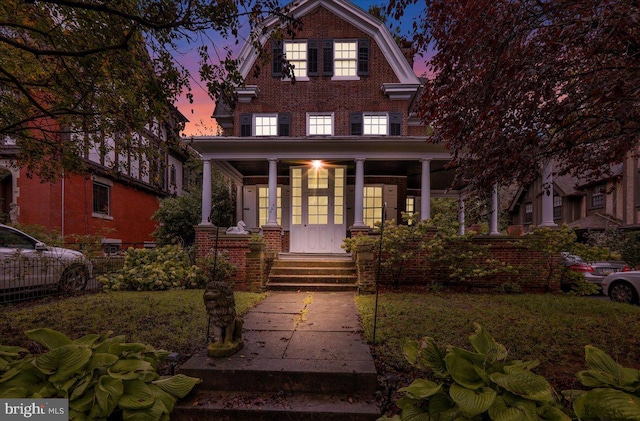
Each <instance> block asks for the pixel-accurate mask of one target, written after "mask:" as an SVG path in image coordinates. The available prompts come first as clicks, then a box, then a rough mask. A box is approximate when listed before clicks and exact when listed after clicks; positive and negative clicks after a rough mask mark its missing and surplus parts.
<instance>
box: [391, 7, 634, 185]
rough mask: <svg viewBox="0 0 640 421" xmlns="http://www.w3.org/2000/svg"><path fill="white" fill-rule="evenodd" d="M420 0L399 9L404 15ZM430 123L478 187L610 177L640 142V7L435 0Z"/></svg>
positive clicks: (425, 106)
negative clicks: (549, 170)
mask: <svg viewBox="0 0 640 421" xmlns="http://www.w3.org/2000/svg"><path fill="white" fill-rule="evenodd" d="M412 3H417V0H391V5H390V7H389V11H390V12H391V13H394V14H395V15H396V16H400V15H402V13H403V11H404V10H405V8H406V7H407V6H408V5H410V4H412ZM424 4H425V8H424V9H423V12H422V14H421V16H419V17H418V18H417V19H415V21H414V22H415V23H414V35H415V41H416V47H417V48H418V49H419V50H421V51H422V52H433V54H434V55H433V56H432V58H431V59H430V60H429V62H428V64H429V70H428V75H427V77H428V80H427V82H426V86H425V92H424V95H423V96H422V98H421V100H420V107H419V109H420V114H421V116H422V118H423V119H424V120H425V121H426V122H427V123H428V124H429V125H430V126H431V128H432V129H433V133H434V135H433V138H432V140H433V141H445V142H448V145H449V148H450V150H451V151H452V155H453V159H452V164H453V165H454V166H455V167H456V168H457V170H458V175H459V177H460V179H464V180H465V181H466V182H468V183H470V184H471V185H474V186H476V187H484V188H488V187H489V186H491V185H492V184H494V183H495V182H498V183H501V184H508V183H511V182H513V181H523V182H527V181H530V180H531V179H532V178H534V177H536V176H537V175H538V174H539V171H540V167H541V165H543V164H544V163H546V162H549V161H550V160H552V161H553V162H554V165H555V171H556V172H557V173H561V174H562V173H570V174H574V175H583V176H587V177H593V178H596V177H600V176H603V175H605V174H606V173H607V172H608V170H609V169H610V168H611V164H612V163H618V162H621V161H622V160H623V158H624V157H625V155H626V154H627V153H629V151H631V150H634V148H635V146H636V145H637V143H638V139H639V138H640V10H639V8H640V6H639V4H638V2H635V1H630V0H622V1H618V0H581V1H575V0H474V1H469V0H425V3H424Z"/></svg>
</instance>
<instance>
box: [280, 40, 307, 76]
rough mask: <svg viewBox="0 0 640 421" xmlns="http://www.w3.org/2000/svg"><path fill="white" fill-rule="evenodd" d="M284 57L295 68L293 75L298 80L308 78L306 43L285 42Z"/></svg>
mask: <svg viewBox="0 0 640 421" xmlns="http://www.w3.org/2000/svg"><path fill="white" fill-rule="evenodd" d="M284 57H285V58H286V59H287V61H288V62H289V63H290V64H291V65H292V66H293V74H294V75H295V77H296V79H297V80H299V79H305V78H306V77H307V42H306V41H285V42H284Z"/></svg>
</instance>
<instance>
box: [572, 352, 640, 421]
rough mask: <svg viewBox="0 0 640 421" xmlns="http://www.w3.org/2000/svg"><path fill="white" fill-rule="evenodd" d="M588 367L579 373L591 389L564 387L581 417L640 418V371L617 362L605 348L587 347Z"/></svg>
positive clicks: (578, 415)
mask: <svg viewBox="0 0 640 421" xmlns="http://www.w3.org/2000/svg"><path fill="white" fill-rule="evenodd" d="M585 360H586V362H587V370H585V371H581V372H579V373H578V379H579V380H580V383H582V385H583V386H585V387H589V388H591V389H590V390H588V391H582V390H579V391H576V390H571V391H564V392H563V394H564V395H565V396H566V397H567V398H569V399H571V400H573V402H572V406H573V410H574V412H575V414H576V416H577V417H578V418H579V419H581V420H614V419H615V420H637V419H640V404H638V400H639V399H640V371H638V370H636V369H633V368H626V367H623V366H621V365H620V364H618V363H616V362H615V361H614V360H613V358H611V357H610V356H609V355H607V353H605V352H604V351H602V350H600V349H598V348H596V347H594V346H590V345H587V346H586V347H585Z"/></svg>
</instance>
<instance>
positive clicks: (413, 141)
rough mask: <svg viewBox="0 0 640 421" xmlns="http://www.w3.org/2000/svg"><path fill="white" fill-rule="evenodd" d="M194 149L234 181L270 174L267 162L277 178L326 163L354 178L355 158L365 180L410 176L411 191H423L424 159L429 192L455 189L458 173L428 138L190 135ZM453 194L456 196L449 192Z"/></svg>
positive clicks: (446, 153) (438, 145) (444, 152)
mask: <svg viewBox="0 0 640 421" xmlns="http://www.w3.org/2000/svg"><path fill="white" fill-rule="evenodd" d="M188 140H190V141H191V146H192V147H193V148H194V149H195V150H196V151H198V152H199V153H200V154H201V156H202V159H204V160H212V161H213V162H215V163H216V165H217V166H218V167H219V168H220V169H221V170H222V171H223V172H224V173H225V175H227V176H230V177H231V178H234V179H237V180H239V181H240V180H241V179H242V178H243V177H258V176H266V175H267V174H268V159H277V160H278V163H279V165H278V175H279V176H288V175H289V173H288V171H289V167H291V166H299V165H306V164H308V163H309V161H311V160H323V161H325V162H327V163H328V164H330V165H345V166H346V167H347V175H348V176H351V175H354V174H355V165H354V161H355V159H358V158H361V159H364V160H365V172H366V175H367V176H370V177H371V176H373V177H375V176H380V177H385V176H387V177H388V176H401V177H407V187H408V188H410V189H419V188H420V177H421V171H422V170H421V163H420V161H421V160H422V159H428V160H431V165H430V169H431V188H432V189H433V190H440V191H442V192H444V191H445V190H458V189H459V186H455V187H454V188H453V189H452V188H451V187H452V181H453V177H454V170H451V169H447V165H448V163H449V160H450V154H449V152H448V151H447V150H446V148H445V146H444V145H443V144H432V143H429V142H428V141H427V138H426V137H406V136H402V137H395V136H377V137H362V136H343V137H337V136H331V137H318V136H313V137H302V138H293V137H266V138H256V137H209V136H208V137H192V138H190V139H188ZM451 193H453V192H451Z"/></svg>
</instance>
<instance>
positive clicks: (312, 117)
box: [307, 113, 333, 136]
mask: <svg viewBox="0 0 640 421" xmlns="http://www.w3.org/2000/svg"><path fill="white" fill-rule="evenodd" d="M307 135H308V136H333V114H331V113H328V114H307Z"/></svg>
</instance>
